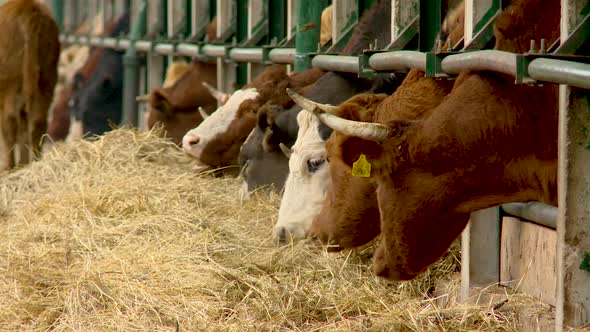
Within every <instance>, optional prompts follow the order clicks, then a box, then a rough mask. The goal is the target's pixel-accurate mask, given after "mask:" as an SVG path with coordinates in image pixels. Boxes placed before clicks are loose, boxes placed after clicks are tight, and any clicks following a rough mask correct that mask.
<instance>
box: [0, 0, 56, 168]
mask: <svg viewBox="0 0 590 332" xmlns="http://www.w3.org/2000/svg"><path fill="white" fill-rule="evenodd" d="M0 31H2V34H1V35H0V50H1V51H2V52H1V54H0V101H1V103H2V104H0V110H1V111H0V116H1V120H0V126H1V128H0V130H1V131H2V138H3V140H4V145H5V152H4V156H5V160H6V167H7V168H8V169H10V168H12V167H14V166H15V158H14V154H13V149H14V148H15V147H16V146H17V144H21V147H22V146H28V147H29V148H30V149H31V151H32V153H33V156H34V158H39V157H40V151H41V149H40V147H41V145H40V144H41V136H42V135H44V134H45V132H46V131H47V113H48V109H49V105H50V104H51V100H52V98H53V91H54V88H55V84H56V82H57V61H58V59H59V51H60V44H59V31H58V27H57V24H56V23H55V21H54V20H53V17H52V15H51V12H50V11H49V9H48V8H47V7H46V6H44V5H42V4H39V3H37V2H35V1H34V0H15V1H10V2H7V3H5V4H3V5H2V6H1V7H0ZM20 151H21V153H20V156H19V157H20V160H19V163H21V164H24V163H27V162H28V161H29V156H28V154H29V153H28V151H25V150H24V149H21V150H20Z"/></svg>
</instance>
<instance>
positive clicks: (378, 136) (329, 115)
mask: <svg viewBox="0 0 590 332" xmlns="http://www.w3.org/2000/svg"><path fill="white" fill-rule="evenodd" d="M287 94H288V95H289V97H291V99H293V101H295V102H296V103H297V104H298V105H299V106H301V107H302V108H303V109H304V110H306V111H308V112H312V113H313V114H315V115H316V116H317V117H318V118H319V119H320V120H321V121H322V122H323V123H324V124H325V125H326V126H328V127H330V128H332V129H334V130H336V131H338V132H341V133H343V134H344V135H348V136H355V137H360V138H364V139H367V140H371V141H377V142H381V141H384V140H385V139H387V137H389V136H390V135H391V133H392V129H391V128H390V127H389V126H386V125H383V124H379V123H370V122H358V121H352V120H347V119H343V118H341V117H339V116H336V115H334V112H333V111H332V110H335V109H336V108H337V107H336V106H331V105H322V104H319V103H316V102H314V101H311V100H309V99H306V98H305V97H303V96H301V95H299V94H298V93H297V92H295V91H293V90H291V89H287Z"/></svg>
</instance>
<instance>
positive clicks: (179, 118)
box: [137, 61, 217, 145]
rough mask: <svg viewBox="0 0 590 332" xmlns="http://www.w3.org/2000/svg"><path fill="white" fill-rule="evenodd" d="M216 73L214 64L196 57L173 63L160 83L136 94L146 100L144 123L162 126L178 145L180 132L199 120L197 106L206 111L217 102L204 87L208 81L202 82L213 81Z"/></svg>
mask: <svg viewBox="0 0 590 332" xmlns="http://www.w3.org/2000/svg"><path fill="white" fill-rule="evenodd" d="M216 75H217V74H216V66H215V65H214V64H207V63H201V62H196V61H195V62H192V63H191V64H189V65H187V64H185V63H182V62H175V63H173V64H172V65H171V66H170V67H169V68H168V70H167V72H166V79H165V80H164V84H163V86H162V87H160V88H156V89H154V90H152V92H151V93H150V94H149V95H145V96H140V97H138V98H137V100H138V101H142V102H149V111H148V113H147V114H146V120H147V127H148V128H149V129H151V128H153V127H155V126H160V127H162V129H163V134H164V136H165V137H168V138H170V139H171V140H172V141H173V142H174V143H176V144H178V145H181V144H182V137H183V136H184V134H186V132H187V131H189V130H190V129H191V128H194V127H195V126H198V125H199V124H200V123H201V122H202V121H203V114H201V112H199V107H203V108H205V109H206V110H207V111H208V112H211V111H213V110H214V109H215V108H216V106H217V102H216V100H215V98H214V96H213V95H212V94H211V92H210V91H209V89H208V86H210V85H208V86H205V85H204V83H207V84H215V80H216Z"/></svg>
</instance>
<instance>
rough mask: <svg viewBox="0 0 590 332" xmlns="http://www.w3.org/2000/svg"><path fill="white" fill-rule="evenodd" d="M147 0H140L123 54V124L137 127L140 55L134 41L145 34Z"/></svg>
mask: <svg viewBox="0 0 590 332" xmlns="http://www.w3.org/2000/svg"><path fill="white" fill-rule="evenodd" d="M147 8H148V5H147V0H142V2H141V5H140V8H139V15H138V16H137V20H136V21H135V22H134V24H133V28H132V29H131V34H130V35H129V40H130V43H129V48H128V49H127V52H126V53H125V56H123V66H124V70H125V72H124V73H123V75H124V76H123V125H128V126H133V127H137V124H138V121H137V120H138V112H137V110H138V108H137V101H136V100H135V97H136V96H137V95H138V94H139V67H140V61H139V60H140V57H139V55H138V54H137V50H136V49H135V41H136V40H138V39H140V38H141V37H143V35H145V29H146V21H147Z"/></svg>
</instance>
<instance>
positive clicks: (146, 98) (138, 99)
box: [135, 94, 150, 103]
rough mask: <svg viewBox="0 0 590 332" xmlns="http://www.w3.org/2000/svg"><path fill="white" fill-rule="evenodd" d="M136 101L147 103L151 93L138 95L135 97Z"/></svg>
mask: <svg viewBox="0 0 590 332" xmlns="http://www.w3.org/2000/svg"><path fill="white" fill-rule="evenodd" d="M135 101H137V102H138V103H147V102H148V101H150V95H149V94H147V95H143V96H137V97H135Z"/></svg>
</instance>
